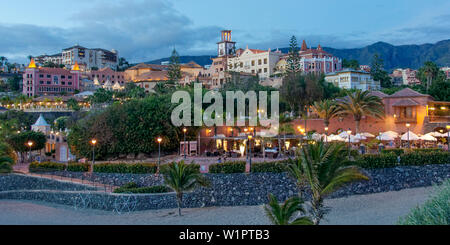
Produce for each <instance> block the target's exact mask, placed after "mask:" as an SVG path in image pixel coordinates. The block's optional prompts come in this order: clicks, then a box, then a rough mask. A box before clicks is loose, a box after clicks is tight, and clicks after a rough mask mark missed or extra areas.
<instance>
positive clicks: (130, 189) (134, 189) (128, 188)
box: [114, 182, 171, 193]
mask: <svg viewBox="0 0 450 245" xmlns="http://www.w3.org/2000/svg"><path fill="white" fill-rule="evenodd" d="M170 191H171V189H170V188H168V187H166V186H163V185H155V186H146V187H139V186H138V185H137V184H136V183H134V182H130V183H128V184H125V185H123V186H122V187H119V188H117V189H115V190H114V193H165V192H170Z"/></svg>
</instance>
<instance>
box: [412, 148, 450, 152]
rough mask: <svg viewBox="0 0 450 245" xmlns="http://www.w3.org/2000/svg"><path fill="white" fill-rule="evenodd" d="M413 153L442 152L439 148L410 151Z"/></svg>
mask: <svg viewBox="0 0 450 245" xmlns="http://www.w3.org/2000/svg"><path fill="white" fill-rule="evenodd" d="M412 151H413V152H442V151H444V150H442V149H440V148H415V149H412Z"/></svg>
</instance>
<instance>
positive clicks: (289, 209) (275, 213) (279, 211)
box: [264, 194, 313, 225]
mask: <svg viewBox="0 0 450 245" xmlns="http://www.w3.org/2000/svg"><path fill="white" fill-rule="evenodd" d="M302 204H303V200H302V199H300V198H299V197H291V198H289V199H287V200H286V201H284V203H283V204H282V205H280V204H279V203H278V200H277V198H276V197H275V196H274V195H272V194H269V204H267V205H264V210H265V211H266V215H267V216H268V217H269V219H270V221H271V222H272V223H273V224H274V225H312V224H313V222H312V221H311V219H310V218H309V217H307V216H304V213H305V209H304V208H303V207H302ZM299 214H302V216H301V217H298V218H295V219H294V218H293V217H294V215H297V216H298V215H299ZM292 219H294V220H292ZM291 220H292V221H291Z"/></svg>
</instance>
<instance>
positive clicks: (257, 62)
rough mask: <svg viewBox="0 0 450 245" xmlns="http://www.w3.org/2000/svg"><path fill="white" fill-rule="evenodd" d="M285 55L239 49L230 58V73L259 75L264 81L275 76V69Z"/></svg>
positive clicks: (228, 62)
mask: <svg viewBox="0 0 450 245" xmlns="http://www.w3.org/2000/svg"><path fill="white" fill-rule="evenodd" d="M281 56H283V54H282V53H281V52H279V51H275V52H272V51H271V50H270V49H268V50H259V49H249V48H248V47H246V48H245V49H239V50H237V51H236V55H235V56H233V57H230V58H228V60H227V65H228V70H229V71H235V72H245V73H251V74H255V75H256V74H258V76H259V78H260V79H262V80H264V79H266V78H268V77H270V76H271V75H272V74H274V68H275V66H276V64H277V62H278V61H279V60H280V58H281Z"/></svg>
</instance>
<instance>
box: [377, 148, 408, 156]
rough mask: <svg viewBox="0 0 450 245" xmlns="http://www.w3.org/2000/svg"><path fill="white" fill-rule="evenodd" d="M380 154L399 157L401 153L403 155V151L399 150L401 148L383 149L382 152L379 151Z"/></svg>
mask: <svg viewBox="0 0 450 245" xmlns="http://www.w3.org/2000/svg"><path fill="white" fill-rule="evenodd" d="M381 153H382V154H389V153H394V154H395V155H397V156H400V155H402V154H403V153H405V150H404V149H401V148H393V149H383V150H381Z"/></svg>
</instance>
